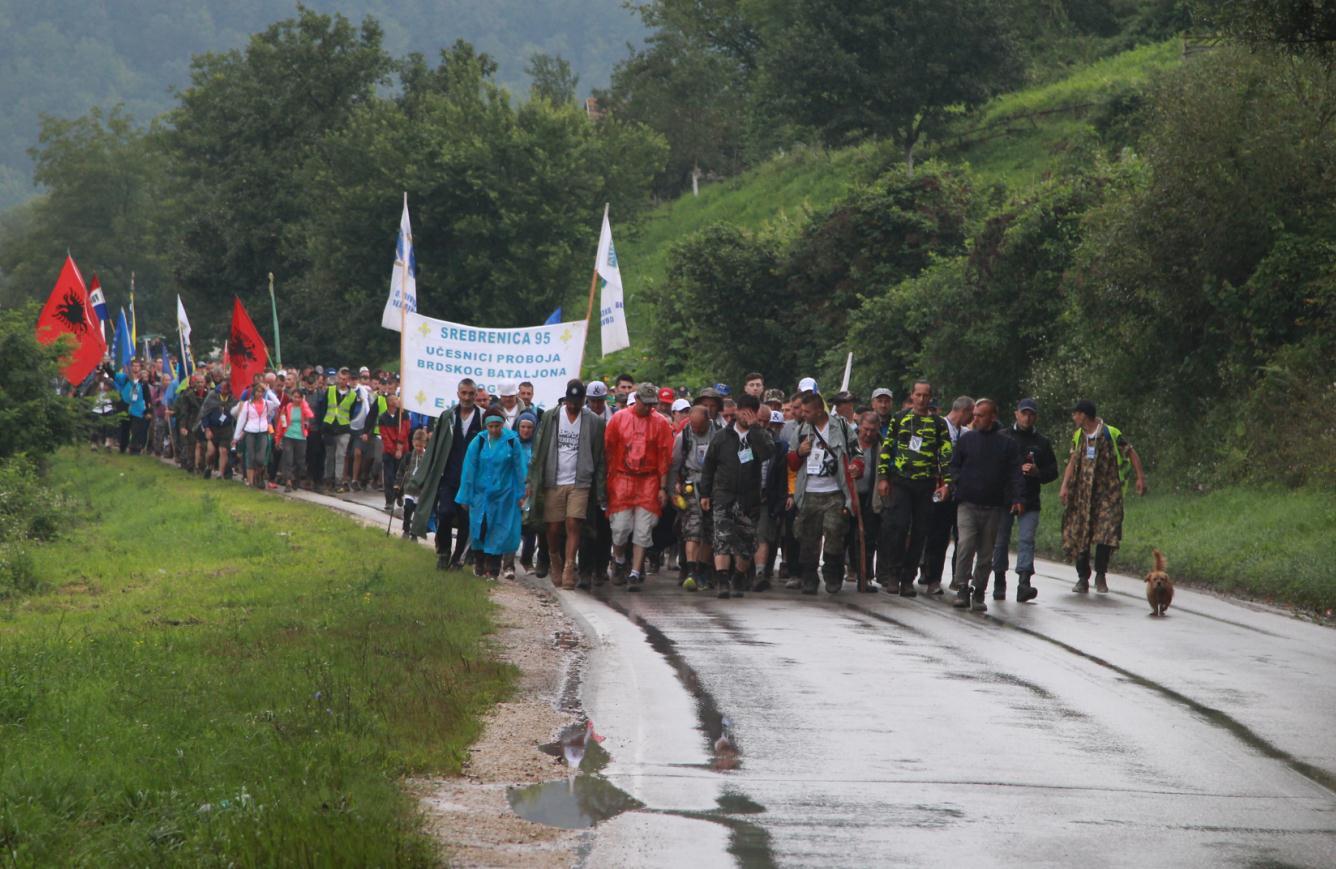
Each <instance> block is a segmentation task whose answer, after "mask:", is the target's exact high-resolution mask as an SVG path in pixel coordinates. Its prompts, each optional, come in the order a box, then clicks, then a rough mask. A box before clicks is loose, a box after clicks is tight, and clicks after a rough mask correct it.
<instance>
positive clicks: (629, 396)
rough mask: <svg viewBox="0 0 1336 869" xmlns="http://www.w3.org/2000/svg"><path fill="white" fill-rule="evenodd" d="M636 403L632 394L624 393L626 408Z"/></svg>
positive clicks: (634, 395)
mask: <svg viewBox="0 0 1336 869" xmlns="http://www.w3.org/2000/svg"><path fill="white" fill-rule="evenodd" d="M635 403H636V394H635V393H634V392H628V393H626V406H627V407H630V406H631V405H633V404H635Z"/></svg>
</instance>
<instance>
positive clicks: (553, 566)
mask: <svg viewBox="0 0 1336 869" xmlns="http://www.w3.org/2000/svg"><path fill="white" fill-rule="evenodd" d="M549 567H550V570H547V571H544V572H543V575H544V576H547V575H548V574H551V576H552V579H551V582H552V587H553V588H561V574H562V573H563V572H564V571H565V568H566V562H565V560H564V559H563V558H561V557H560V556H558V557H556V558H553V559H552V561H551V562H550V563H549Z"/></svg>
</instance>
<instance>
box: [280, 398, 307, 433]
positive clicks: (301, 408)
mask: <svg viewBox="0 0 1336 869" xmlns="http://www.w3.org/2000/svg"><path fill="white" fill-rule="evenodd" d="M294 407H295V408H297V412H298V413H300V414H301V425H302V437H308V436H309V435H310V431H309V428H310V422H311V418H312V417H314V416H315V414H314V413H313V412H312V411H311V405H309V404H307V403H306V399H304V398H303V399H301V404H298V403H297V402H295V401H293V400H292V396H291V395H285V396H283V403H282V404H280V405H279V406H278V413H276V414H274V432H275V433H278V434H279V437H285V436H286V435H287V432H288V420H289V419H290V418H291V416H292V409H293V408H294Z"/></svg>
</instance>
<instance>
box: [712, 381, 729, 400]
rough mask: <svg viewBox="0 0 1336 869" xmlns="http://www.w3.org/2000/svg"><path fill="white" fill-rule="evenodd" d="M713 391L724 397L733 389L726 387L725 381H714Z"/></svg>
mask: <svg viewBox="0 0 1336 869" xmlns="http://www.w3.org/2000/svg"><path fill="white" fill-rule="evenodd" d="M714 391H715V392H717V393H719V394H720V395H721V396H723V397H724V398H727V397H728V396H730V395H732V394H733V390H731V389H729V388H728V384H727V383H716V384H715V385H714Z"/></svg>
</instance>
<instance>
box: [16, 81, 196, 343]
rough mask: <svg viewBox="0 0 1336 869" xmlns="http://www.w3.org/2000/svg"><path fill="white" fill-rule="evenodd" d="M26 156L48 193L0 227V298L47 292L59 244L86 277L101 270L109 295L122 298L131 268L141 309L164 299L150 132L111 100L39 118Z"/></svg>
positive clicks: (162, 186)
mask: <svg viewBox="0 0 1336 869" xmlns="http://www.w3.org/2000/svg"><path fill="white" fill-rule="evenodd" d="M31 153H32V156H33V158H34V160H35V162H36V165H37V168H36V173H35V177H36V179H37V181H38V183H40V184H41V185H42V186H43V187H44V188H45V191H46V192H45V194H44V195H43V196H41V197H39V198H38V199H35V200H33V201H32V202H30V203H28V204H27V205H26V206H25V207H24V208H23V209H22V211H21V212H19V213H16V214H14V215H12V216H11V220H9V221H6V225H5V226H4V228H3V229H0V274H3V284H2V285H0V300H5V301H7V302H8V303H9V304H18V303H20V302H24V301H27V300H30V299H36V298H45V295H46V293H48V292H50V290H51V285H52V283H54V281H55V277H56V274H57V273H58V272H59V270H60V264H61V262H63V261H64V259H65V254H66V252H67V251H69V252H71V253H73V254H74V257H75V259H76V260H77V261H78V262H79V264H80V267H81V269H82V270H83V271H84V276H85V279H87V278H90V277H91V276H92V273H93V272H98V273H99V277H100V278H101V279H102V284H103V286H104V287H105V288H106V289H107V292H108V295H109V296H110V297H111V298H113V299H114V298H116V297H119V298H120V299H121V300H124V299H125V296H126V290H127V289H128V287H129V284H130V274H131V272H132V271H133V272H135V273H136V277H137V279H138V281H137V283H138V287H139V291H138V292H137V294H136V295H137V296H138V301H139V302H146V303H147V304H146V305H143V306H139V308H138V309H139V311H140V312H144V311H153V310H155V309H156V308H158V307H161V305H162V303H163V300H164V299H170V298H171V291H170V286H169V279H170V269H169V268H168V267H167V263H166V257H165V256H164V255H163V253H162V249H161V239H162V232H163V225H164V223H165V222H166V221H167V215H166V213H165V211H166V209H167V208H168V207H169V206H168V204H167V202H166V200H169V199H170V197H169V196H168V195H167V180H168V179H167V163H166V159H165V157H164V155H163V152H162V148H161V145H160V139H159V137H158V135H157V134H154V133H149V132H147V131H145V130H142V129H139V128H137V127H135V126H134V124H132V123H131V121H130V119H129V117H128V116H127V115H126V114H125V113H124V112H123V111H122V110H121V109H120V108H119V107H118V108H114V109H112V110H111V111H110V112H103V111H102V110H101V109H93V110H92V111H90V112H89V113H88V114H87V115H84V116H83V117H81V118H75V119H72V120H62V119H59V118H46V119H44V120H43V122H42V133H41V137H40V140H39V145H38V147H36V148H34V149H32V152H31ZM155 303H156V304H155ZM141 316H143V315H142V313H141ZM150 316H152V315H150ZM143 322H145V321H144V320H141V323H143ZM166 325H167V324H166V323H163V324H162V326H163V327H165V326H166Z"/></svg>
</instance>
